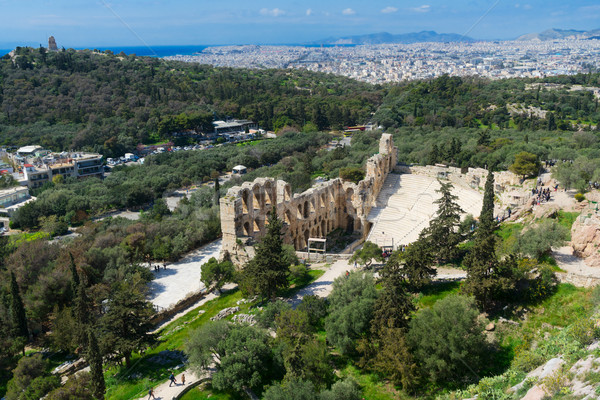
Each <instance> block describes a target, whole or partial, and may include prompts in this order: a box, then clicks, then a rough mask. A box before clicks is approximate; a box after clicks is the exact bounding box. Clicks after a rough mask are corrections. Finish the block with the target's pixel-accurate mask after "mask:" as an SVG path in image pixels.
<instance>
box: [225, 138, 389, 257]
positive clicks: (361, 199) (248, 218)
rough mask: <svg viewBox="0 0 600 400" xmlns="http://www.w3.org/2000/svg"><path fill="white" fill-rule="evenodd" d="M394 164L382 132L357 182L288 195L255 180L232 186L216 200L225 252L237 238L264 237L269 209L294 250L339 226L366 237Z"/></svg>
mask: <svg viewBox="0 0 600 400" xmlns="http://www.w3.org/2000/svg"><path fill="white" fill-rule="evenodd" d="M396 163H397V149H396V147H394V144H393V140H392V136H391V135H389V134H383V135H382V137H381V139H380V142H379V154H376V155H374V156H373V157H371V158H369V159H368V160H367V166H366V174H365V179H363V180H362V181H360V182H359V183H358V184H355V183H352V182H344V181H342V180H341V179H339V178H338V179H333V180H330V181H327V182H323V183H319V184H317V185H315V186H313V187H312V188H310V189H308V190H306V191H304V192H302V193H297V194H294V195H292V191H291V187H290V185H289V184H288V183H286V182H284V181H281V180H274V179H272V178H257V179H255V180H254V181H253V182H245V183H243V184H242V185H241V186H235V187H232V188H230V189H229V190H228V191H227V194H226V195H225V196H224V197H223V198H221V200H220V207H221V230H222V232H223V250H227V251H229V252H232V253H236V250H237V248H238V247H239V246H238V245H237V242H238V239H239V240H242V241H248V240H256V239H259V238H260V237H261V236H262V235H264V233H265V230H266V226H267V223H266V221H267V219H268V214H269V213H270V212H271V209H272V207H275V208H276V210H277V214H278V216H279V218H281V219H282V221H283V222H284V229H283V235H284V242H285V243H288V244H291V245H293V246H294V247H295V248H296V249H297V250H300V249H303V248H304V247H306V244H307V241H308V238H309V237H326V236H327V234H328V233H329V232H331V231H333V230H334V229H337V228H342V229H348V230H351V231H354V232H360V233H361V234H362V235H363V237H366V236H367V234H368V233H369V232H368V230H369V229H370V224H369V223H368V221H367V216H368V214H369V212H370V211H371V208H372V207H373V205H374V204H375V201H376V199H377V195H378V194H379V191H380V190H381V187H382V186H383V183H384V181H385V178H386V177H387V174H388V173H389V172H390V171H391V170H392V169H393V168H394V167H395V166H396Z"/></svg>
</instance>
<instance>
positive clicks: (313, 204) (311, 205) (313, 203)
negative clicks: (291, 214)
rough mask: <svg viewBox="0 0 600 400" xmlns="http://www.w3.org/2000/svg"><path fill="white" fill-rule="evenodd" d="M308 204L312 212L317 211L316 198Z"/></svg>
mask: <svg viewBox="0 0 600 400" xmlns="http://www.w3.org/2000/svg"><path fill="white" fill-rule="evenodd" d="M308 206H309V207H310V213H311V214H312V213H314V212H315V208H316V207H315V200H311V201H309V202H308Z"/></svg>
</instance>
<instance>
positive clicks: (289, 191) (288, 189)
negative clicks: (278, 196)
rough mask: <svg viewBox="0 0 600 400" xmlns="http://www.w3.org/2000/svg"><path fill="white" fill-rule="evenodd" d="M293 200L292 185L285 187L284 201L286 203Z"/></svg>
mask: <svg viewBox="0 0 600 400" xmlns="http://www.w3.org/2000/svg"><path fill="white" fill-rule="evenodd" d="M291 198H292V187H291V186H290V185H285V188H284V189H283V199H284V200H285V201H290V200H291Z"/></svg>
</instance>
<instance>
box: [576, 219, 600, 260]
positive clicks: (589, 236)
mask: <svg viewBox="0 0 600 400" xmlns="http://www.w3.org/2000/svg"><path fill="white" fill-rule="evenodd" d="M571 245H572V246H573V250H574V251H573V254H575V255H576V256H578V257H582V258H585V259H586V264H587V265H589V266H590V267H594V268H596V267H597V268H600V216H599V215H597V214H581V215H580V216H579V217H578V218H577V219H576V220H575V222H574V223H573V227H572V228H571Z"/></svg>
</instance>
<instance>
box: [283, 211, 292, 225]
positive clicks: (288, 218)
mask: <svg viewBox="0 0 600 400" xmlns="http://www.w3.org/2000/svg"><path fill="white" fill-rule="evenodd" d="M283 222H284V223H286V224H288V225H290V224H291V223H292V213H291V212H290V210H285V212H284V213H283Z"/></svg>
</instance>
